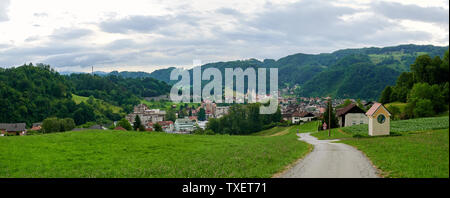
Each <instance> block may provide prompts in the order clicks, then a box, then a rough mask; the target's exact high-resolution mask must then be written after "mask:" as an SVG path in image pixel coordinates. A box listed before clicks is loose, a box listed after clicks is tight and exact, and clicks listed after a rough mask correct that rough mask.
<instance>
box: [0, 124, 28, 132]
mask: <svg viewBox="0 0 450 198" xmlns="http://www.w3.org/2000/svg"><path fill="white" fill-rule="evenodd" d="M26 127H27V125H26V124H25V123H0V129H3V130H5V131H11V132H19V131H25V130H26Z"/></svg>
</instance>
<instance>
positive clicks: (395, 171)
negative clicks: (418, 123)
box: [340, 128, 449, 178]
mask: <svg viewBox="0 0 450 198" xmlns="http://www.w3.org/2000/svg"><path fill="white" fill-rule="evenodd" d="M340 142H342V143H345V144H349V145H352V146H354V147H356V148H357V149H359V150H361V151H363V152H364V153H365V154H366V155H367V157H369V158H370V159H371V161H372V162H373V163H374V165H375V166H376V167H377V168H379V169H381V170H382V171H383V175H384V176H385V177H394V178H398V177H406V178H435V177H439V178H448V177H449V129H448V128H447V129H440V130H426V131H422V132H420V133H409V134H406V135H402V136H395V137H373V138H352V139H345V140H342V141H340Z"/></svg>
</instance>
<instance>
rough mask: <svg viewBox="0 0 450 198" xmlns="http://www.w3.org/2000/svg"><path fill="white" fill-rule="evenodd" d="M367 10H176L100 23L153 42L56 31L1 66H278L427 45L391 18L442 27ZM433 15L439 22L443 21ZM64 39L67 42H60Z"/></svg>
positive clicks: (12, 53)
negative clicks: (310, 57)
mask: <svg viewBox="0 0 450 198" xmlns="http://www.w3.org/2000/svg"><path fill="white" fill-rule="evenodd" d="M370 6H372V7H369V8H367V9H366V8H364V9H355V8H350V7H344V6H336V5H334V4H332V3H330V2H328V1H323V0H304V1H301V2H296V3H292V4H288V5H274V4H267V5H266V6H265V8H264V9H263V10H261V11H260V12H258V13H256V14H251V15H249V14H245V13H241V12H239V11H238V10H235V9H233V8H221V9H217V10H214V11H209V12H186V11H178V12H175V11H174V13H177V15H166V16H128V17H124V18H119V19H110V20H106V21H103V22H100V23H99V24H98V26H99V28H100V30H102V31H104V32H108V33H117V34H124V35H128V36H129V35H134V34H130V33H144V34H148V33H152V34H158V35H157V36H156V37H154V36H153V35H141V36H140V37H138V38H139V40H138V39H137V38H133V37H131V38H126V39H118V40H115V41H113V42H111V43H108V44H105V45H96V46H91V45H89V46H88V45H74V44H73V43H77V40H76V39H79V38H83V37H85V36H89V35H91V34H92V31H91V30H87V29H79V28H72V29H70V28H64V29H57V30H55V31H54V32H53V34H52V35H51V36H50V37H49V39H50V40H49V41H48V42H47V43H44V44H43V45H41V46H39V47H20V46H15V47H13V46H8V47H7V48H5V49H4V50H3V51H2V53H0V64H7V65H8V64H10V65H13V64H22V63H24V62H29V61H33V62H44V63H47V64H50V65H52V66H56V67H64V68H67V67H71V66H77V67H81V68H85V67H89V66H92V65H99V66H103V68H107V66H108V65H109V66H123V67H126V66H149V67H152V66H159V65H173V66H190V65H191V64H192V60H193V59H201V60H202V61H203V62H205V63H206V62H216V61H227V60H235V59H247V58H260V59H263V58H273V59H277V58H280V57H283V56H287V55H290V54H294V53H299V52H303V53H320V52H331V51H333V50H336V49H342V48H354V47H370V46H390V45H398V44H406V43H411V42H413V43H414V42H415V41H420V42H424V41H425V42H426V41H430V40H431V39H433V38H432V35H431V34H430V33H428V32H425V31H411V30H408V29H406V28H403V27H402V26H401V25H400V24H399V21H398V20H391V19H411V20H415V21H425V22H431V23H442V21H443V20H442V19H438V18H435V17H429V16H425V15H428V14H426V13H428V12H430V11H429V10H427V9H425V10H426V11H425V10H422V8H420V7H418V6H416V7H417V8H411V9H418V11H417V12H420V13H419V14H418V15H417V16H410V15H409V14H410V13H408V12H406V11H405V12H403V14H401V13H392V12H400V11H401V10H402V9H404V5H401V4H391V3H378V4H370ZM406 7H408V6H406ZM379 9H386V10H389V11H386V10H383V11H381V10H379ZM433 9H435V8H433ZM433 9H432V11H435V12H436V13H437V15H439V16H440V15H441V14H442V13H440V12H438V11H436V10H433ZM419 10H420V11H419ZM360 13H369V14H364V15H361V16H358V17H355V18H356V19H352V20H344V19H343V18H342V17H343V16H349V15H355V14H360ZM225 15H226V16H225ZM447 16H448V13H447ZM414 17H416V18H414ZM224 18H226V19H227V20H226V22H227V23H228V24H229V26H227V27H225V26H223V23H220V22H223V21H220V19H224ZM229 19H232V20H229ZM215 20H219V21H215ZM444 21H445V20H444ZM447 23H448V19H447ZM33 39H36V38H33V37H29V40H28V41H32V40H33ZM65 40H71V41H73V42H62V41H65ZM447 42H448V36H447ZM0 50H1V49H0Z"/></svg>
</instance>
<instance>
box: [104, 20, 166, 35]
mask: <svg viewBox="0 0 450 198" xmlns="http://www.w3.org/2000/svg"><path fill="white" fill-rule="evenodd" d="M168 24H170V19H169V18H168V17H155V16H129V17H126V18H122V19H115V20H111V21H104V22H102V23H100V28H101V29H102V30H103V31H105V32H109V33H127V32H130V31H135V32H150V31H153V30H156V29H158V28H159V27H161V26H165V25H168Z"/></svg>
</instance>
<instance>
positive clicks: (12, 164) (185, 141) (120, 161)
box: [0, 130, 310, 178]
mask: <svg viewBox="0 0 450 198" xmlns="http://www.w3.org/2000/svg"><path fill="white" fill-rule="evenodd" d="M0 145H1V149H0V177H2V178H5V177H13V178H14V177H26V178H35V177H38V178H60V177H62V178H66V177H70V178H106V177H112V178H193V177H201V178H205V177H212V178H228V177H238V178H241V177H251V178H253V177H271V176H272V175H273V174H275V173H277V172H280V171H282V170H283V169H284V168H285V167H286V166H287V165H289V164H291V163H292V162H294V161H296V160H297V159H299V158H300V157H302V156H304V155H305V154H306V153H307V152H308V151H309V147H310V146H309V145H308V144H306V143H304V142H301V141H298V140H297V137H296V135H295V133H288V134H285V135H280V136H274V137H267V136H265V137H258V136H229V135H209V136H208V135H177V134H166V133H157V132H152V133H140V132H124V131H110V130H106V131H103V130H89V131H78V132H65V133H53V134H45V135H36V136H11V137H0Z"/></svg>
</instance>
